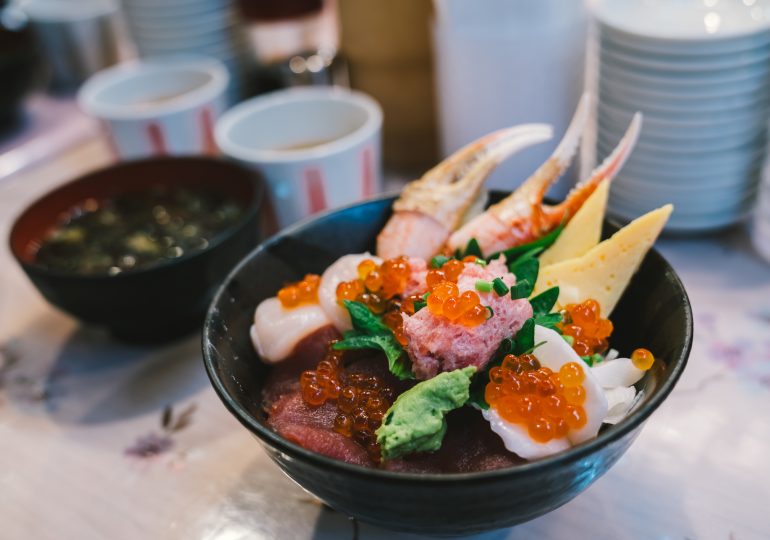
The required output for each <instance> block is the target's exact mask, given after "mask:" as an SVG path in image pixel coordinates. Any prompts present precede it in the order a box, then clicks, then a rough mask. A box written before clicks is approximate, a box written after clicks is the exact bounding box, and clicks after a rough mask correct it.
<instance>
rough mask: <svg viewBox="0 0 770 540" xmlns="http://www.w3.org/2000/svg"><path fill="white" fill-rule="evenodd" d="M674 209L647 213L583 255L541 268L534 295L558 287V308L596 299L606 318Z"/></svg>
mask: <svg viewBox="0 0 770 540" xmlns="http://www.w3.org/2000/svg"><path fill="white" fill-rule="evenodd" d="M673 209H674V207H673V206H672V205H670V204H667V205H666V206H662V207H661V208H658V209H657V210H653V211H652V212H648V213H647V214H645V215H643V216H641V217H639V218H637V219H635V220H634V221H632V222H631V223H629V224H628V225H626V226H625V227H623V228H622V229H620V230H619V231H618V232H616V233H615V234H613V235H612V236H611V237H610V238H608V239H607V240H605V241H603V242H601V243H600V244H597V245H596V246H594V247H593V248H591V249H590V250H589V251H588V252H587V253H585V254H584V255H582V256H580V257H577V258H574V259H570V260H567V261H562V262H559V263H556V264H552V265H549V266H546V267H544V268H542V269H541V270H540V274H539V275H538V278H537V283H536V284H535V290H534V292H533V293H532V294H533V295H537V294H539V293H541V292H543V291H544V290H546V289H549V288H551V287H554V286H556V285H558V286H559V299H558V300H557V302H556V309H561V308H563V307H564V306H566V305H567V304H575V303H580V302H584V301H585V300H588V299H589V298H593V299H594V300H596V301H597V302H598V303H599V306H600V307H601V315H602V317H607V316H608V315H609V314H610V313H612V310H613V309H614V308H615V305H616V304H617V303H618V300H619V299H620V296H621V294H623V291H624V290H625V288H626V286H627V285H628V283H629V281H631V277H632V276H633V275H634V273H636V270H637V269H638V268H639V265H640V264H641V263H642V260H643V259H644V256H645V255H646V254H647V251H648V250H649V249H650V247H652V244H654V243H655V239H656V238H657V237H658V235H659V234H660V231H662V230H663V226H664V225H665V224H666V221H667V220H668V216H669V215H671V211H672V210H673Z"/></svg>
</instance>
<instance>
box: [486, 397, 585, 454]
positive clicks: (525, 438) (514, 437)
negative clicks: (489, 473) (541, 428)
mask: <svg viewBox="0 0 770 540" xmlns="http://www.w3.org/2000/svg"><path fill="white" fill-rule="evenodd" d="M481 414H482V415H483V416H484V419H485V420H486V421H487V422H489V425H490V427H491V428H492V431H494V432H495V433H497V434H498V435H499V436H500V438H501V439H502V440H503V444H504V445H505V448H506V449H507V450H508V451H509V452H513V453H514V454H516V455H517V456H519V457H522V458H524V459H538V458H542V457H546V456H550V455H551V454H556V453H557V452H561V451H563V450H566V449H568V448H569V447H570V446H571V445H570V442H569V440H568V439H567V438H566V437H561V438H559V439H551V440H550V441H548V442H547V443H539V442H537V441H534V440H532V437H530V436H529V433H527V429H526V428H525V427H524V426H522V425H519V424H512V423H510V422H507V421H506V420H504V419H503V418H501V417H500V414H499V413H498V412H497V411H496V410H495V409H492V408H490V409H487V410H486V411H481Z"/></svg>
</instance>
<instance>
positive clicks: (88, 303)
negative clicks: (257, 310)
mask: <svg viewBox="0 0 770 540" xmlns="http://www.w3.org/2000/svg"><path fill="white" fill-rule="evenodd" d="M156 185H162V186H167V187H174V186H180V187H181V186H183V187H187V188H190V189H195V188H196V187H199V188H203V189H206V190H214V191H218V192H220V193H222V194H223V195H227V196H231V197H234V198H235V199H236V200H237V201H239V202H240V203H241V204H242V205H243V207H244V211H243V214H242V215H241V217H240V218H239V220H238V222H237V223H235V224H234V225H233V226H232V227H230V228H228V229H226V230H225V231H223V232H222V233H221V234H219V235H218V236H216V237H215V238H214V239H213V240H212V241H211V243H210V244H209V246H208V247H207V248H205V249H202V250H200V251H194V252H191V253H189V254H185V255H183V256H181V257H179V258H177V259H169V260H165V261H162V262H159V263H157V264H154V265H153V266H150V267H147V268H141V269H136V270H131V271H126V272H123V273H121V274H117V275H114V276H108V275H98V276H94V275H88V276H86V275H77V274H72V273H62V272H57V271H54V270H50V269H47V268H45V267H42V266H40V265H38V264H36V263H35V253H36V251H37V246H38V245H39V242H40V239H41V238H43V237H44V236H45V235H46V234H47V233H48V231H50V230H51V229H52V228H54V227H55V225H56V223H57V222H58V221H59V220H60V219H61V216H62V215H63V214H64V215H66V214H67V213H68V212H69V211H70V209H71V208H72V207H73V206H75V205H77V204H79V203H81V202H82V201H84V200H85V199H87V198H89V197H93V198H95V199H97V200H99V199H103V198H109V197H114V196H117V195H121V194H125V193H128V192H131V191H137V190H144V189H147V188H149V187H150V186H156ZM262 190H263V187H262V182H261V180H260V179H259V178H258V177H257V176H256V175H255V173H254V172H252V171H250V170H248V169H246V168H243V167H241V166H239V165H236V164H234V163H230V162H227V161H223V160H219V159H213V158H197V157H195V158H194V157H185V158H156V159H148V160H143V161H134V162H129V163H122V164H119V165H115V166H112V167H107V168H105V169H101V170H99V171H96V172H92V173H90V174H87V175H85V176H82V177H80V178H78V179H77V180H74V181H73V182H70V183H68V184H65V185H63V186H61V187H59V188H57V189H55V190H54V191H52V192H50V193H48V194H46V195H45V196H43V197H42V198H41V199H39V200H38V201H36V202H34V203H33V204H32V205H31V206H30V207H29V208H27V209H26V210H25V211H24V212H23V213H22V214H21V215H20V216H19V217H18V218H17V219H16V222H15V223H14V225H13V228H12V229H11V234H10V238H9V239H10V246H11V252H12V253H13V255H14V257H15V258H16V260H17V261H18V262H19V264H20V265H21V267H22V268H23V269H24V271H25V272H26V273H27V276H29V278H30V279H31V280H32V282H33V283H34V284H35V286H36V287H37V288H38V290H39V291H40V292H41V293H42V294H43V296H44V297H45V298H46V299H47V300H48V301H49V302H51V303H52V304H53V305H55V306H57V307H59V308H61V309H62V310H64V311H66V312H67V313H69V314H71V315H74V316H75V317H77V318H78V319H80V320H82V321H85V322H88V323H93V324H95V325H100V326H106V327H107V328H108V329H109V330H110V331H111V332H112V333H113V334H114V335H115V336H116V337H118V338H120V339H123V340H128V341H139V342H155V341H165V340H168V339H172V338H175V337H179V336H180V335H183V334H185V333H187V332H190V331H192V330H194V329H196V328H200V324H201V321H202V320H203V318H204V315H205V312H206V307H207V306H208V304H209V302H210V300H211V297H212V296H213V294H214V292H215V291H216V288H217V287H218V286H219V284H220V283H221V282H222V280H223V279H224V278H225V276H226V275H227V272H228V271H230V269H231V268H232V267H233V265H235V264H236V263H237V262H238V261H239V260H240V259H241V258H243V256H244V255H246V254H247V253H248V252H249V251H250V250H251V249H253V248H254V246H255V245H256V244H257V242H258V235H259V230H258V229H259V226H258V223H257V221H258V220H257V217H258V212H259V208H260V205H261V201H262Z"/></svg>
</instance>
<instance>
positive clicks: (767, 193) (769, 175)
mask: <svg viewBox="0 0 770 540" xmlns="http://www.w3.org/2000/svg"><path fill="white" fill-rule="evenodd" d="M751 239H752V240H753V242H754V247H756V248H757V251H758V252H759V254H760V255H762V257H764V258H765V260H766V261H767V262H769V263H770V166H769V165H768V164H765V170H764V172H763V175H762V183H761V185H760V187H759V196H758V197H757V206H756V209H755V210H754V227H753V228H752V231H751Z"/></svg>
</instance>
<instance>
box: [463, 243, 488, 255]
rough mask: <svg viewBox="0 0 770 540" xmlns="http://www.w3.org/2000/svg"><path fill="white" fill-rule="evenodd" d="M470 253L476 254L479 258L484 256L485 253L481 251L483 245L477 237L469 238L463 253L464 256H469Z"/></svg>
mask: <svg viewBox="0 0 770 540" xmlns="http://www.w3.org/2000/svg"><path fill="white" fill-rule="evenodd" d="M468 255H474V256H476V257H478V258H483V257H484V255H483V254H482V253H481V246H480V245H479V242H478V241H477V240H476V239H475V238H471V239H470V240H468V245H467V246H465V253H463V257H467V256H468Z"/></svg>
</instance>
